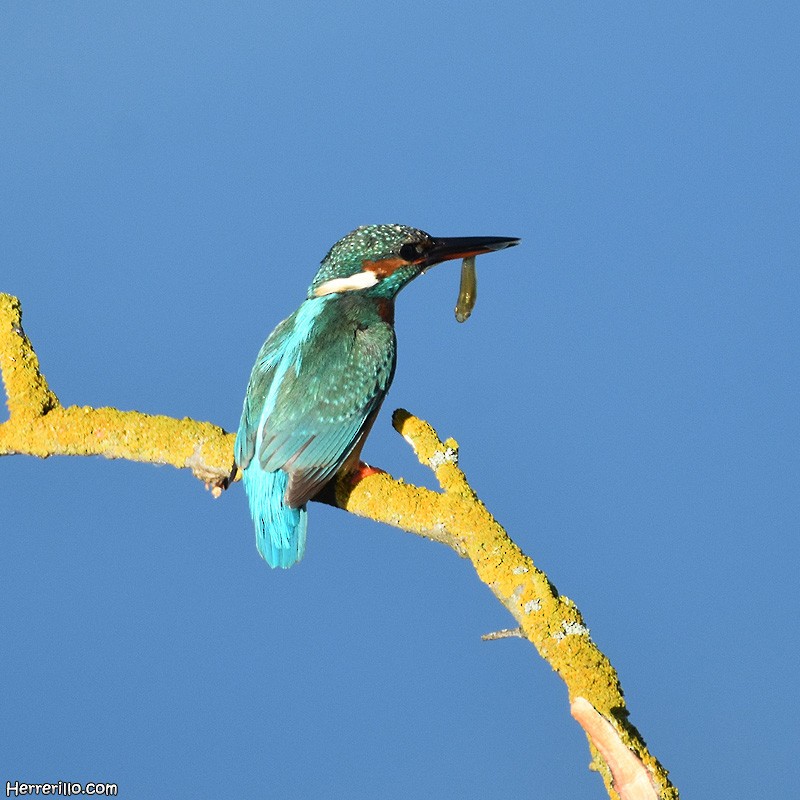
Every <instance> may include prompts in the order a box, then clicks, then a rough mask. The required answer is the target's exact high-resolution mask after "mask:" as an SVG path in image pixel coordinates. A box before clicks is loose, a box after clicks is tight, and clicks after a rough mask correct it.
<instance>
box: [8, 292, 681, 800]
mask: <svg viewBox="0 0 800 800" xmlns="http://www.w3.org/2000/svg"><path fill="white" fill-rule="evenodd" d="M0 372H2V376H3V382H4V384H5V388H6V394H7V396H8V408H9V413H10V416H9V419H8V420H7V421H6V422H4V423H2V424H0V455H12V454H27V455H33V456H39V457H42V458H45V457H47V456H51V455H102V456H106V457H107V458H125V459H131V460H134V461H145V462H151V463H156V464H171V465H173V466H175V467H179V468H182V467H186V468H189V469H191V470H192V472H193V473H194V474H195V475H196V476H197V477H199V478H200V479H201V480H203V481H204V482H205V483H206V485H207V486H209V487H211V488H212V489H213V490H214V493H215V494H217V495H218V494H219V493H221V491H222V490H223V489H224V488H226V487H227V485H228V483H229V482H230V480H231V478H232V477H233V473H234V466H233V439H234V437H233V434H229V433H226V432H225V431H224V430H223V429H222V428H220V427H218V426H216V425H212V424H211V423H208V422H196V421H194V420H191V419H182V420H178V419H173V418H170V417H164V416H151V415H148V414H141V413H139V412H136V411H118V410H117V409H113V408H89V407H79V406H71V407H67V408H65V407H64V406H62V405H61V404H60V403H59V401H58V398H57V396H56V395H55V394H54V393H53V392H52V391H51V389H50V388H49V387H48V385H47V381H46V380H45V378H44V376H43V375H42V373H41V371H40V368H39V361H38V359H37V357H36V354H35V352H34V350H33V347H32V345H31V342H30V340H29V339H28V337H27V336H26V335H25V333H24V331H23V329H22V325H21V310H20V304H19V301H18V300H17V299H16V298H15V297H12V296H10V295H7V294H0ZM393 424H394V427H395V428H396V429H397V431H398V432H399V433H401V434H402V436H403V437H404V438H405V439H406V441H408V443H409V444H410V445H411V447H412V448H413V449H414V452H415V453H416V454H417V457H418V458H419V460H420V462H421V463H422V464H424V465H426V466H428V467H429V468H430V469H432V470H433V472H434V474H435V475H436V478H437V480H438V482H439V485H440V487H441V490H442V491H441V492H434V491H431V490H430V489H424V488H421V487H418V486H413V485H411V484H407V483H405V482H403V481H402V480H396V479H394V478H392V477H391V476H390V475H388V474H386V473H378V474H371V475H368V476H367V477H365V478H363V479H360V480H357V481H354V479H353V478H352V477H350V476H344V475H342V476H339V478H338V479H337V482H336V484H335V487H333V491H329V492H328V494H327V495H326V497H325V501H326V502H331V503H333V504H335V505H337V506H339V507H340V508H342V509H344V510H346V511H349V512H351V513H353V514H357V515H359V516H362V517H368V518H370V519H373V520H376V521H378V522H385V523H387V524H388V525H392V526H394V527H396V528H400V529H402V530H405V531H408V532H411V533H416V534H419V535H421V536H426V537H428V538H430V539H433V540H435V541H438V542H442V543H444V544H447V545H448V546H450V547H452V548H453V549H454V550H455V551H456V552H457V553H458V554H459V555H460V556H462V557H465V558H468V559H469V560H470V561H471V562H472V564H473V566H474V568H475V571H476V572H477V573H478V577H479V578H480V579H481V580H482V581H483V582H484V583H485V584H486V585H487V586H488V587H489V588H490V589H491V590H492V592H494V594H495V596H496V597H497V598H498V600H500V602H501V603H502V604H503V605H504V606H505V607H506V608H507V609H508V610H509V611H510V612H511V614H512V616H513V617H514V619H515V620H516V622H517V624H518V626H519V627H518V629H515V630H513V631H506V632H501V633H500V634H498V635H491V636H490V638H499V637H500V636H506V635H509V636H510V635H518V636H521V637H523V638H526V639H528V640H529V641H530V642H531V643H532V644H533V645H534V647H535V648H536V650H537V651H538V652H539V654H540V655H541V656H542V658H544V659H545V660H546V661H547V662H548V663H549V664H550V665H551V666H552V668H553V669H554V670H555V671H556V672H557V673H558V674H559V675H560V677H561V678H562V679H563V681H564V683H565V684H566V686H567V690H568V692H569V699H570V711H571V713H572V715H573V717H574V718H575V719H576V720H577V721H578V722H579V724H580V725H581V726H582V727H583V729H584V731H585V733H586V736H587V738H588V740H589V744H590V747H591V750H592V755H593V767H594V768H595V769H597V770H598V771H599V772H600V774H601V775H602V777H603V780H604V782H605V785H606V788H607V790H608V793H609V796H610V797H612V798H621V800H650V799H651V798H652V800H656V798H658V799H659V800H667V799H669V800H673V799H674V798H677V797H678V792H677V789H676V788H675V787H674V786H673V785H672V784H671V783H670V781H669V779H668V777H667V772H666V770H665V769H664V768H663V767H662V766H661V765H660V764H659V763H658V761H657V760H656V758H655V757H654V756H653V755H651V754H650V752H649V751H648V749H647V746H646V744H645V742H644V740H643V739H642V737H641V736H640V734H639V733H638V731H637V730H636V729H635V728H634V727H633V726H632V725H631V724H630V723H629V721H628V712H627V710H626V707H625V700H624V698H623V695H622V689H621V687H620V684H619V680H618V678H617V674H616V672H615V671H614V669H613V667H612V666H611V664H610V663H609V661H608V659H607V658H606V657H605V656H604V655H603V654H602V653H601V652H600V650H599V649H598V648H597V646H596V645H595V643H594V642H593V640H592V639H591V637H590V635H589V630H588V628H587V627H586V626H585V624H584V622H583V619H582V617H581V615H580V612H579V611H578V609H577V608H576V606H575V604H574V603H573V602H572V601H571V600H570V599H569V598H567V597H564V596H561V595H559V594H558V592H557V590H556V588H555V586H553V584H552V583H550V581H549V580H548V578H547V576H546V575H545V574H544V573H543V572H542V571H541V570H539V569H538V568H537V567H536V566H535V565H534V563H533V562H532V561H531V559H530V558H528V556H526V555H525V554H524V553H523V552H522V551H521V550H520V549H519V547H517V545H516V544H515V543H514V542H513V541H512V540H511V538H510V537H509V536H508V534H507V533H506V532H505V530H504V529H503V528H502V527H501V526H500V524H499V523H498V522H497V521H496V520H495V519H494V518H493V517H492V515H491V514H490V513H489V512H488V511H487V510H486V508H485V506H484V505H483V503H482V502H481V501H480V500H479V499H478V497H477V496H476V494H475V492H474V491H473V490H472V488H471V487H470V485H469V483H468V481H467V479H466V477H465V475H464V473H463V472H462V470H461V469H460V468H459V466H458V444H457V443H456V442H455V441H454V440H453V439H447V440H446V441H444V442H442V441H441V440H440V438H439V436H438V435H437V434H436V432H435V431H434V430H433V428H432V427H431V426H430V425H428V423H426V422H424V421H423V420H420V419H417V418H416V417H414V416H413V415H411V414H409V413H408V412H407V411H403V410H399V411H396V412H395V414H394V418H393ZM320 499H322V498H320Z"/></svg>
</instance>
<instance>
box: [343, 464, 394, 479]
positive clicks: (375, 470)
mask: <svg viewBox="0 0 800 800" xmlns="http://www.w3.org/2000/svg"><path fill="white" fill-rule="evenodd" d="M370 475H386V470H385V469H381V468H380V467H371V466H370V465H369V464H367V462H366V461H359V462H358V464H356V466H355V467H354V468H353V469H352V470H350V480H351V481H352V482H353V483H354V484H356V483H360V482H361V481H363V480H364V478H368V477H369V476H370Z"/></svg>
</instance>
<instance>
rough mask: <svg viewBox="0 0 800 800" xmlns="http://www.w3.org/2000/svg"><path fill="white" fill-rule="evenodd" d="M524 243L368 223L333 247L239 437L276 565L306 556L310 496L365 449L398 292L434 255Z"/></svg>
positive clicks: (247, 482) (386, 367)
mask: <svg viewBox="0 0 800 800" xmlns="http://www.w3.org/2000/svg"><path fill="white" fill-rule="evenodd" d="M517 241H518V240H517V239H505V238H499V237H472V238H458V239H439V240H436V239H433V238H432V237H431V236H429V235H428V234H427V233H425V232H424V231H420V230H417V229H415V228H409V227H407V226H404V225H368V226H365V227H362V228H357V229H356V230H355V231H353V232H352V233H350V234H348V235H347V236H345V237H344V238H343V239H341V240H340V241H339V242H337V243H336V244H335V245H334V246H333V247H332V248H331V250H330V252H329V253H328V255H327V256H325V258H324V259H323V261H322V263H321V264H320V268H319V270H318V271H317V274H316V276H315V277H314V280H313V282H312V284H311V286H310V287H309V289H308V296H307V299H306V300H305V302H304V303H303V304H302V305H301V306H300V308H298V309H297V311H295V313H294V314H292V315H291V316H290V317H288V318H287V319H285V320H284V321H283V322H281V323H280V325H278V327H277V328H276V329H275V330H274V331H273V332H272V334H271V335H270V337H269V338H268V339H267V341H266V342H265V343H264V345H263V347H262V348H261V351H260V352H259V354H258V358H257V359H256V363H255V366H254V367H253V371H252V373H251V375H250V382H249V384H248V386H247V394H246V396H245V400H244V407H243V408H242V418H241V422H240V423H239V431H238V433H237V435H236V447H235V457H236V464H237V466H238V467H239V469H241V470H242V472H243V476H244V487H245V490H246V492H247V497H248V501H249V503H250V511H251V514H252V516H253V521H254V523H255V527H256V544H257V545H258V550H259V552H260V553H261V555H262V556H263V557H264V558H265V559H266V561H267V562H268V563H269V564H270V565H271V566H273V567H289V566H291V565H292V564H294V563H295V562H297V561H299V560H300V559H301V558H302V557H303V551H304V550H305V541H306V503H307V502H308V501H309V500H311V499H312V498H313V497H314V496H315V495H317V494H318V493H319V492H320V490H321V489H322V488H323V487H324V486H325V484H327V483H328V482H329V481H330V480H331V479H332V478H333V477H334V476H335V475H336V473H337V471H338V470H340V469H342V468H343V467H344V468H345V469H349V468H351V467H352V466H355V464H356V462H357V460H358V458H359V456H360V453H361V447H362V445H363V443H364V439H365V438H366V436H367V435H368V434H369V431H370V428H371V427H372V423H373V422H374V421H375V417H376V416H377V414H378V411H379V410H380V407H381V403H382V402H383V398H384V397H385V396H386V392H387V391H388V389H389V386H390V384H391V382H392V378H393V376H394V368H395V361H396V341H395V335H394V300H395V296H396V295H397V293H398V292H399V291H400V290H401V289H402V288H403V286H405V285H406V284H407V283H408V282H409V281H411V280H413V279H414V278H415V277H417V276H418V275H420V274H421V273H422V272H423V271H424V270H425V269H427V268H428V267H430V266H431V265H433V264H437V263H439V262H441V261H444V260H448V259H453V258H461V257H462V256H464V255H477V254H480V253H486V252H491V251H493V250H497V249H502V248H504V247H509V246H512V245H514V244H516V243H517Z"/></svg>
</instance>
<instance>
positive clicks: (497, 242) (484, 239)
mask: <svg viewBox="0 0 800 800" xmlns="http://www.w3.org/2000/svg"><path fill="white" fill-rule="evenodd" d="M516 244H519V239H515V238H511V237H509V236H461V237H455V238H450V239H438V238H434V240H433V247H431V248H430V249H429V250H428V252H427V253H426V255H425V259H424V261H423V262H422V263H423V265H424V266H426V267H430V266H433V265H434V264H440V263H441V262H442V261H450V260H451V259H453V258H467V257H469V256H479V255H481V254H482V253H491V252H493V251H494V250H504V249H505V248H506V247H513V246H514V245H516Z"/></svg>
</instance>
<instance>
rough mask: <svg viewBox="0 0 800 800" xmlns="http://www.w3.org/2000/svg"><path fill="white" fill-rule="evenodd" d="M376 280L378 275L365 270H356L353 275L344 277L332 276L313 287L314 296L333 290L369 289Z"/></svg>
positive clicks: (332, 291)
mask: <svg viewBox="0 0 800 800" xmlns="http://www.w3.org/2000/svg"><path fill="white" fill-rule="evenodd" d="M377 282H378V276H377V275H376V274H375V273H374V272H370V271H369V270H365V271H364V272H356V274H355V275H349V276H348V277H346V278H332V279H331V280H329V281H325V283H321V284H320V285H319V286H317V288H316V289H314V297H322V296H323V295H326V294H333V293H334V292H352V291H355V290H356V289H369V287H370V286H374V285H375V284H376V283H377Z"/></svg>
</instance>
